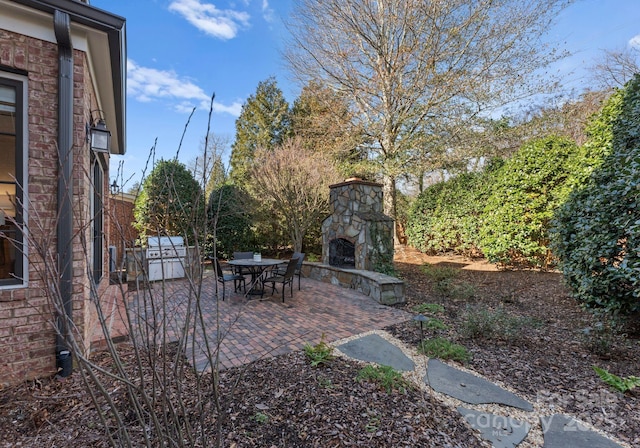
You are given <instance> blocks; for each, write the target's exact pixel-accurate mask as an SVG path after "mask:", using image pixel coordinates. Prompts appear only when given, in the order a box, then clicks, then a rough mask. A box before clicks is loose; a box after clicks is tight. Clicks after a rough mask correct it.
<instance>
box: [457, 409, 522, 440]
mask: <svg viewBox="0 0 640 448" xmlns="http://www.w3.org/2000/svg"><path fill="white" fill-rule="evenodd" d="M458 412H459V413H460V414H462V416H463V417H464V419H465V420H466V422H467V423H468V424H469V425H470V426H471V427H472V428H473V429H476V430H478V431H480V436H481V437H482V438H483V439H484V440H486V441H488V442H491V444H492V445H493V447H494V448H514V447H516V446H518V445H519V444H520V443H521V442H522V441H523V440H524V439H525V437H527V434H529V430H530V429H531V425H529V424H528V423H527V422H521V421H519V420H515V419H513V418H511V417H505V416H503V415H495V414H489V413H487V412H480V411H474V410H473V409H467V408H464V407H462V406H459V407H458Z"/></svg>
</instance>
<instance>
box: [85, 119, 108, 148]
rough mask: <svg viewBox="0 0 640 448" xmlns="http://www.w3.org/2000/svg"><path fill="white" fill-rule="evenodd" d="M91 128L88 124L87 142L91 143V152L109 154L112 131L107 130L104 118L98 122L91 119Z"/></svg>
mask: <svg viewBox="0 0 640 448" xmlns="http://www.w3.org/2000/svg"><path fill="white" fill-rule="evenodd" d="M91 123H92V125H91V127H89V124H87V141H88V142H90V143H91V150H92V151H96V152H106V153H108V152H109V150H110V149H111V131H109V130H108V129H107V124H106V123H105V122H104V118H98V119H97V120H94V119H93V116H92V117H91Z"/></svg>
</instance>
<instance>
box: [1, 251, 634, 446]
mask: <svg viewBox="0 0 640 448" xmlns="http://www.w3.org/2000/svg"><path fill="white" fill-rule="evenodd" d="M425 263H428V264H429V265H430V266H431V268H425V267H424V266H425ZM434 267H435V269H436V271H437V270H438V268H444V269H442V270H444V271H446V270H447V269H448V268H452V269H448V272H449V274H451V275H452V276H453V277H452V278H451V279H449V280H447V282H445V283H446V284H444V286H443V283H442V282H440V281H437V280H434V277H433V271H434ZM396 269H397V272H398V276H400V277H401V278H403V279H404V280H405V282H406V284H407V303H406V304H405V305H403V306H402V307H403V308H405V309H407V310H408V311H411V312H414V313H415V312H417V311H416V310H421V308H420V305H421V304H434V303H435V304H440V305H442V307H443V309H444V311H443V312H436V313H434V314H432V317H434V318H438V319H440V321H441V322H442V323H443V324H444V326H445V328H441V329H435V330H428V331H427V333H426V336H427V337H435V336H441V337H445V338H447V339H449V340H452V341H454V342H457V343H459V344H462V345H464V346H465V347H466V348H467V349H468V351H469V352H470V354H471V356H472V358H471V360H470V361H469V362H468V363H467V364H466V365H465V367H467V368H470V369H473V370H475V371H476V372H478V373H479V374H481V375H483V376H485V377H486V378H488V379H490V380H494V381H500V382H501V383H502V384H505V385H507V386H509V387H510V388H512V389H513V390H515V391H517V392H518V393H519V394H520V395H521V396H522V397H523V398H525V399H528V400H529V401H532V402H539V401H540V400H543V401H544V402H545V403H548V404H549V405H553V406H554V407H555V408H556V409H558V412H564V413H568V414H570V415H573V416H575V417H576V418H578V419H580V420H582V421H584V422H587V423H590V424H592V425H593V426H595V427H596V428H598V429H601V430H602V431H604V432H606V433H608V434H611V435H612V436H614V437H616V438H617V439H618V440H621V441H623V442H626V443H627V444H628V445H630V446H640V393H639V391H638V389H640V388H636V389H634V390H633V391H630V392H627V393H624V394H623V393H620V392H617V391H615V390H613V389H612V388H610V387H609V386H607V385H606V384H604V383H603V382H602V381H601V380H600V378H599V377H598V376H597V375H596V374H595V372H594V370H593V368H592V366H593V365H597V366H599V367H601V368H605V369H607V370H609V371H610V372H611V373H614V374H616V375H619V376H629V375H635V376H640V373H639V368H640V361H639V360H640V342H639V339H638V334H637V332H634V331H635V330H634V328H633V327H629V328H628V329H627V330H628V333H629V334H628V337H626V338H624V337H621V336H620V335H609V334H607V333H606V332H599V331H597V328H598V327H597V326H596V325H595V324H596V322H595V321H594V319H593V317H592V316H591V315H589V314H588V313H586V312H584V311H582V310H581V309H580V308H579V307H578V306H577V305H576V303H575V302H574V300H573V299H571V298H570V296H569V294H568V292H567V290H566V289H565V288H564V287H563V285H562V279H561V275H560V274H558V273H552V272H536V271H503V272H501V271H498V270H497V269H495V268H494V267H493V266H491V265H489V264H488V263H486V262H485V261H483V260H466V259H463V258H461V257H457V256H451V257H447V256H445V257H427V256H425V255H423V254H420V253H419V252H417V251H414V250H410V249H403V250H399V251H398V252H397V256H396ZM428 269H431V270H430V271H429V270H428ZM428 272H431V275H429V274H428ZM445 286H446V287H445ZM416 307H417V308H416ZM490 317H492V318H493V320H491V319H490ZM474 319H475V320H474ZM472 322H475V326H472V325H471V323H472ZM586 328H591V329H592V331H591V332H590V333H589V334H585V329H586ZM387 330H388V331H389V332H390V333H392V334H393V335H394V336H396V337H397V338H399V339H401V340H402V341H404V342H405V343H407V344H409V345H413V346H417V345H418V344H419V343H420V341H421V337H422V335H421V333H420V330H419V328H418V327H417V326H416V324H415V322H413V321H412V322H407V323H404V324H400V325H396V326H394V327H391V328H388V329H387ZM472 330H473V331H472ZM120 353H121V356H122V358H123V360H124V361H125V366H126V368H131V366H132V365H134V364H135V358H134V355H133V351H132V349H131V346H130V345H128V344H122V345H121V346H120ZM95 362H96V363H97V364H98V365H100V366H104V367H105V369H109V368H110V365H111V360H110V358H109V356H107V354H106V353H102V354H99V355H97V356H96V358H95ZM163 367H165V368H166V367H170V368H173V367H175V366H173V365H172V364H171V365H168V364H163ZM361 368H362V366H361V365H360V364H357V363H355V362H351V361H348V360H345V359H335V360H333V361H331V362H330V363H329V364H328V365H326V366H320V367H312V366H311V365H310V363H309V361H308V359H307V358H306V357H305V355H304V353H303V352H296V353H291V354H288V355H284V356H279V357H276V358H272V359H264V360H260V361H257V362H254V363H252V364H250V365H248V366H246V367H244V368H238V369H230V370H227V371H224V372H222V373H221V375H220V377H219V388H216V387H215V379H213V378H209V377H207V378H198V377H196V376H195V375H193V374H192V373H191V372H189V371H188V370H187V371H185V375H184V378H182V382H181V384H180V387H179V388H177V389H176V390H177V391H178V392H176V393H177V394H178V395H176V397H179V398H180V403H182V404H183V405H184V406H181V407H180V408H179V409H172V410H171V412H173V415H178V416H179V420H180V421H182V422H185V427H186V426H188V424H190V425H191V426H192V427H196V428H199V432H198V438H199V441H198V442H197V443H195V444H194V445H193V446H215V442H216V437H217V436H219V437H220V445H221V446H226V447H330V446H365V447H415V446H421V447H422V446H424V447H446V446H450V447H473V446H483V445H482V444H481V443H480V442H479V441H478V439H477V438H476V437H475V435H474V434H473V432H472V431H471V430H470V429H469V428H468V427H467V426H466V425H465V424H463V423H462V422H461V419H460V417H459V415H457V414H456V413H455V411H454V410H452V409H450V408H447V407H445V406H443V405H441V404H440V403H438V402H437V400H434V399H433V398H432V397H430V396H429V395H428V394H425V393H423V392H421V391H419V390H415V389H411V388H409V389H406V390H400V389H397V388H396V389H393V391H391V392H387V391H386V390H384V389H383V388H382V387H380V385H378V384H376V383H372V382H368V381H362V380H357V379H356V378H357V376H358V373H359V372H360V370H361ZM145 372H147V375H149V378H147V380H150V377H151V375H152V369H148V368H147V369H145ZM102 381H103V383H104V384H105V386H106V390H108V391H109V392H110V396H111V397H112V399H113V402H112V404H111V405H112V406H115V407H116V408H118V409H120V410H121V411H122V414H123V415H125V416H128V417H131V415H130V414H131V412H133V411H130V412H129V414H128V413H127V410H128V409H129V408H130V402H129V401H128V400H127V397H126V394H124V393H123V385H122V384H120V383H116V382H114V381H112V380H110V379H109V377H106V376H102ZM215 390H220V395H219V400H217V404H219V407H218V408H216V406H215V404H216V402H215V400H213V401H212V400H211V396H212V395H213V392H212V391H215ZM203 391H204V392H203ZM174 392H175V391H174ZM174 398H175V397H174ZM203 403H204V405H202V404H203ZM164 405H166V403H165V404H164ZM164 405H162V404H158V405H157V408H156V411H157V410H158V408H160V409H163V410H164V408H162V406H164ZM105 408H106V405H105ZM218 409H219V410H218ZM166 412H167V413H168V411H166ZM159 414H162V412H159ZM134 422H135V420H134V419H133V418H129V419H125V422H124V424H127V425H130V434H131V437H132V438H133V441H134V443H133V445H134V446H143V445H144V443H143V434H144V433H145V431H146V433H147V434H151V436H153V430H152V429H151V430H150V429H149V428H144V429H143V428H139V427H137V426H136V424H135V423H134ZM105 425H106V427H107V428H109V432H110V433H111V434H115V435H114V437H118V436H117V431H115V427H116V425H115V424H114V422H113V421H112V420H107V421H106V422H104V423H103V422H101V421H100V420H99V417H98V413H97V412H96V411H95V407H94V405H93V404H92V401H91V399H90V395H89V394H88V392H87V389H86V388H85V387H84V385H83V382H82V380H81V378H80V376H79V375H75V374H74V375H73V376H72V378H71V379H67V380H66V381H64V382H61V381H56V380H49V379H43V380H40V381H33V382H29V383H25V384H22V385H19V386H16V387H14V388H11V389H8V390H3V391H0V434H2V438H1V439H0V446H7V447H9V446H12V447H13V446H19V447H43V446H51V447H53V446H65V445H68V444H71V445H70V446H95V447H102V446H108V445H109V441H108V438H107V437H106V436H105V434H106V431H105V429H104V428H105ZM192 435H193V434H192ZM116 441H117V442H118V444H121V445H122V446H125V443H124V442H123V439H122V438H116ZM150 446H158V445H157V443H151V444H150ZM175 446H179V445H178V444H176V445H175Z"/></svg>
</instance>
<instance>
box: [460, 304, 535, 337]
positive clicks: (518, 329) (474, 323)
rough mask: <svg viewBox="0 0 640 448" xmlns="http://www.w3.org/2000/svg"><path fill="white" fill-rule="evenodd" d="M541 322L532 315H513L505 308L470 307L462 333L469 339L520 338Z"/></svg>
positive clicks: (463, 322) (463, 323)
mask: <svg viewBox="0 0 640 448" xmlns="http://www.w3.org/2000/svg"><path fill="white" fill-rule="evenodd" d="M539 325H540V323H539V322H538V321H536V320H534V319H532V318H530V317H520V316H512V315H510V314H509V313H507V312H506V311H504V310H503V309H498V310H495V311H492V310H488V309H486V308H479V309H468V310H467V311H466V313H465V315H464V318H463V320H462V328H461V330H460V333H461V334H462V336H463V337H466V338H469V339H472V338H473V339H503V340H507V341H509V340H516V341H517V340H520V339H521V338H522V335H523V333H524V332H525V331H526V330H527V328H534V327H538V326H539Z"/></svg>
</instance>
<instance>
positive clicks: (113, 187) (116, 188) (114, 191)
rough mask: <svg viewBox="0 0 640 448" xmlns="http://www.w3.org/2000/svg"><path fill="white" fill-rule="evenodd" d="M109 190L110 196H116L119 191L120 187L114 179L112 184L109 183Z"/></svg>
mask: <svg viewBox="0 0 640 448" xmlns="http://www.w3.org/2000/svg"><path fill="white" fill-rule="evenodd" d="M109 188H110V189H111V194H118V192H119V191H120V187H119V186H118V183H117V182H116V180H115V179H113V182H111V185H109Z"/></svg>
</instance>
